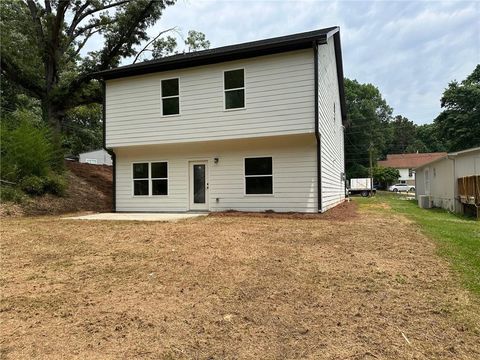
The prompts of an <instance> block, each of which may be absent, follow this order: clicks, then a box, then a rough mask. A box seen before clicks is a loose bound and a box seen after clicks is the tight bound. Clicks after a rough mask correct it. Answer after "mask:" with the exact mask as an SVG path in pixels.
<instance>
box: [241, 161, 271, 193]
mask: <svg viewBox="0 0 480 360" xmlns="http://www.w3.org/2000/svg"><path fill="white" fill-rule="evenodd" d="M258 158H271V159H272V174H271V175H246V174H245V171H246V168H245V160H246V159H258ZM274 165H275V163H274V159H273V156H272V155H258V156H257V155H256V156H245V157H244V158H243V195H244V196H274V195H275V181H274V177H275V174H274V172H275V171H274V169H275V166H274ZM270 176H271V177H272V193H271V194H247V177H270Z"/></svg>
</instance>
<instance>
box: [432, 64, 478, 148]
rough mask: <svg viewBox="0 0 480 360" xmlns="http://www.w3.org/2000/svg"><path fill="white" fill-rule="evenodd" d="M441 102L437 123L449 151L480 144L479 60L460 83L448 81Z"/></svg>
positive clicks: (439, 132)
mask: <svg viewBox="0 0 480 360" xmlns="http://www.w3.org/2000/svg"><path fill="white" fill-rule="evenodd" d="M441 105H442V108H444V109H445V110H443V111H442V112H441V113H440V115H438V117H437V118H436V119H435V121H434V123H435V126H436V128H437V130H438V135H439V136H440V137H441V138H443V139H445V142H446V145H447V148H448V151H458V150H464V149H468V148H471V147H477V146H480V64H479V65H477V67H476V68H475V70H474V71H473V72H472V73H471V74H470V75H469V76H468V77H467V78H466V79H465V80H463V81H462V82H461V83H458V82H457V81H452V82H451V83H450V84H448V87H447V88H446V89H445V91H444V92H443V96H442V99H441Z"/></svg>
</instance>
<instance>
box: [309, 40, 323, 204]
mask: <svg viewBox="0 0 480 360" xmlns="http://www.w3.org/2000/svg"><path fill="white" fill-rule="evenodd" d="M325 43H326V41H325V42H323V44H325ZM318 45H319V42H318V41H313V43H312V48H313V61H314V64H313V69H314V70H313V71H314V74H313V78H314V93H313V98H314V113H315V139H316V140H317V196H318V200H317V201H318V212H319V213H321V212H322V153H321V150H322V139H321V136H320V130H319V120H318V105H319V100H318Z"/></svg>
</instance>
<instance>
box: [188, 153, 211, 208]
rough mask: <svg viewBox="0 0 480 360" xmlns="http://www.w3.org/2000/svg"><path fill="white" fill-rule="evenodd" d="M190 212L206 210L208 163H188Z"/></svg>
mask: <svg viewBox="0 0 480 360" xmlns="http://www.w3.org/2000/svg"><path fill="white" fill-rule="evenodd" d="M188 167H189V178H190V180H189V182H190V191H189V193H190V210H208V162H206V161H190V162H189V165H188Z"/></svg>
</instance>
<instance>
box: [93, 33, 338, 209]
mask: <svg viewBox="0 0 480 360" xmlns="http://www.w3.org/2000/svg"><path fill="white" fill-rule="evenodd" d="M97 75H98V76H100V77H102V78H103V80H104V85H105V104H104V106H105V109H106V111H105V112H104V113H105V116H106V117H105V119H104V126H105V127H106V128H105V148H106V149H108V151H109V152H110V153H111V154H113V161H114V187H115V188H114V210H116V211H191V210H194V211H195V210H196V211H221V210H229V209H234V210H242V211H266V210H274V211H279V212H286V211H297V212H323V211H325V210H327V209H329V208H331V207H333V206H335V205H337V204H339V203H341V202H342V201H344V200H345V184H344V177H345V176H344V171H345V170H344V143H343V138H344V127H343V124H344V122H345V120H346V117H345V115H346V111H345V101H344V90H343V69H342V56H341V49H340V33H339V28H338V27H332V28H328V29H322V30H317V31H312V32H307V33H301V34H295V35H290V36H284V37H279V38H273V39H267V40H260V41H254V42H249V43H243V44H238V45H232V46H226V47H221V48H217V49H210V50H204V51H198V52H194V53H187V54H179V55H174V56H170V57H166V58H162V59H158V60H152V61H147V62H143V63H139V64H134V65H128V66H123V67H119V68H117V69H113V70H107V71H103V72H100V73H98V74H97Z"/></svg>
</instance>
